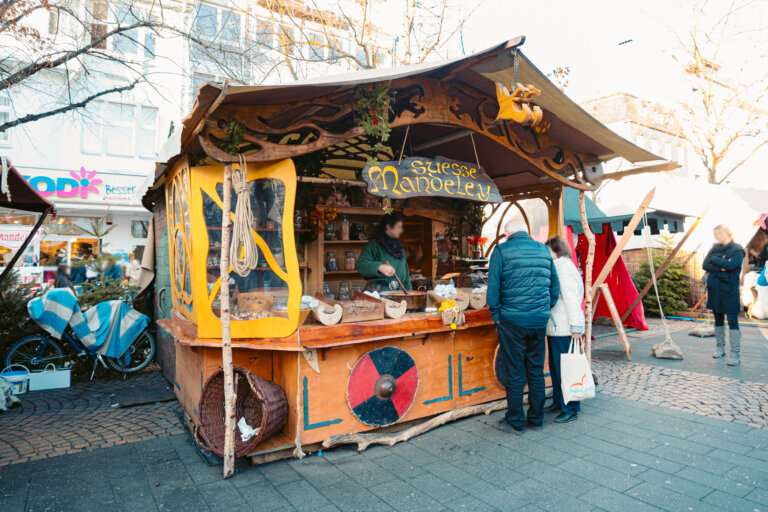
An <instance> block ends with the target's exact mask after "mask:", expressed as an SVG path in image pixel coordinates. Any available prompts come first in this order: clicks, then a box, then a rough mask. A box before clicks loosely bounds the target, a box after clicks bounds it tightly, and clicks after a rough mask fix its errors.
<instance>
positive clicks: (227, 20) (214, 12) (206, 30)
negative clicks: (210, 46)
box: [195, 4, 241, 43]
mask: <svg viewBox="0 0 768 512" xmlns="http://www.w3.org/2000/svg"><path fill="white" fill-rule="evenodd" d="M240 23H241V19H240V14H239V13H236V12H233V11H231V10H228V9H221V8H217V7H214V6H212V5H206V4H200V6H199V7H198V8H197V13H196V14H195V31H196V32H197V33H198V34H199V35H201V36H203V37H204V38H206V39H209V40H212V41H213V40H219V41H223V42H228V43H235V42H237V41H239V39H240Z"/></svg>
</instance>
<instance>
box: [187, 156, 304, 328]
mask: <svg viewBox="0 0 768 512" xmlns="http://www.w3.org/2000/svg"><path fill="white" fill-rule="evenodd" d="M232 168H233V169H239V166H238V165H237V164H233V165H232ZM190 176H191V203H190V205H191V215H190V218H191V221H192V236H191V253H192V269H193V272H192V279H193V282H192V288H193V291H194V301H193V302H194V304H193V308H194V311H195V316H196V320H197V321H196V323H197V328H198V336H200V337H201V338H218V337H221V321H220V320H219V319H218V318H217V317H216V315H215V314H214V312H213V309H212V306H213V302H214V300H215V298H216V296H217V294H218V291H219V288H220V286H221V279H220V278H217V280H216V282H215V283H213V286H212V289H211V291H210V292H209V290H208V272H207V261H208V248H209V237H208V228H207V227H206V224H205V215H204V211H203V192H205V194H206V195H207V196H208V197H209V198H210V199H211V200H213V202H214V203H216V204H217V205H218V206H219V207H221V206H222V205H221V200H220V198H219V195H218V193H217V191H216V186H217V185H218V184H221V183H223V181H224V166H223V165H206V166H200V167H193V168H192V169H191V173H190ZM267 178H269V179H274V180H278V181H280V182H282V184H283V186H284V187H285V199H284V204H283V211H282V222H281V224H282V252H283V256H284V263H285V270H283V269H282V268H280V265H279V264H278V262H277V261H276V259H275V257H274V255H273V254H272V252H271V251H270V249H269V246H268V245H267V243H266V242H265V241H264V240H263V238H262V237H261V235H260V234H259V233H257V232H256V231H251V233H252V234H253V236H254V238H255V240H256V244H257V246H258V248H259V257H260V259H263V260H264V261H265V263H266V264H267V266H269V268H270V269H271V270H272V271H273V272H274V273H275V275H277V276H278V277H279V278H280V279H282V280H283V281H284V282H285V284H286V286H287V288H288V318H274V317H273V318H261V319H256V320H248V321H236V320H234V319H233V320H232V322H231V328H232V338H254V337H283V336H288V335H290V334H292V333H293V332H294V331H295V330H296V328H297V327H298V323H299V308H300V302H301V293H302V288H301V275H300V272H299V263H298V259H297V257H296V244H295V240H294V232H293V208H294V201H295V198H296V169H295V167H294V165H293V161H292V160H291V159H285V160H280V161H277V162H268V163H255V164H249V165H248V181H249V182H251V181H254V180H260V179H267ZM232 201H233V205H234V204H235V202H236V196H234V195H233V198H232ZM231 218H232V219H234V214H232V217H231ZM182 313H183V311H182Z"/></svg>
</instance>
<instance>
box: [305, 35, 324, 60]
mask: <svg viewBox="0 0 768 512" xmlns="http://www.w3.org/2000/svg"><path fill="white" fill-rule="evenodd" d="M307 47H308V51H309V55H308V56H307V58H309V60H314V61H321V60H323V58H324V57H325V48H324V47H323V36H322V35H320V34H318V33H316V32H309V33H307Z"/></svg>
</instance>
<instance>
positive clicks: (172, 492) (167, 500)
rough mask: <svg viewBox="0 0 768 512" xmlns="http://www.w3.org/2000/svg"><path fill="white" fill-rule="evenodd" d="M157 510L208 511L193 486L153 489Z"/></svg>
mask: <svg viewBox="0 0 768 512" xmlns="http://www.w3.org/2000/svg"><path fill="white" fill-rule="evenodd" d="M153 494H154V497H155V503H156V504H157V510H160V511H163V512H165V511H168V512H176V511H179V512H208V510H209V509H208V506H207V505H206V503H205V500H204V499H203V496H202V495H201V494H200V491H199V490H198V489H197V488H196V487H194V486H189V487H159V488H156V489H154V493H153Z"/></svg>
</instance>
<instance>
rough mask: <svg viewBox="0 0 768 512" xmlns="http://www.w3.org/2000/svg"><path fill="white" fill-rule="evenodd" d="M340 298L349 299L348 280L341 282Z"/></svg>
mask: <svg viewBox="0 0 768 512" xmlns="http://www.w3.org/2000/svg"><path fill="white" fill-rule="evenodd" d="M339 300H349V283H348V282H347V281H342V282H340V283H339Z"/></svg>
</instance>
